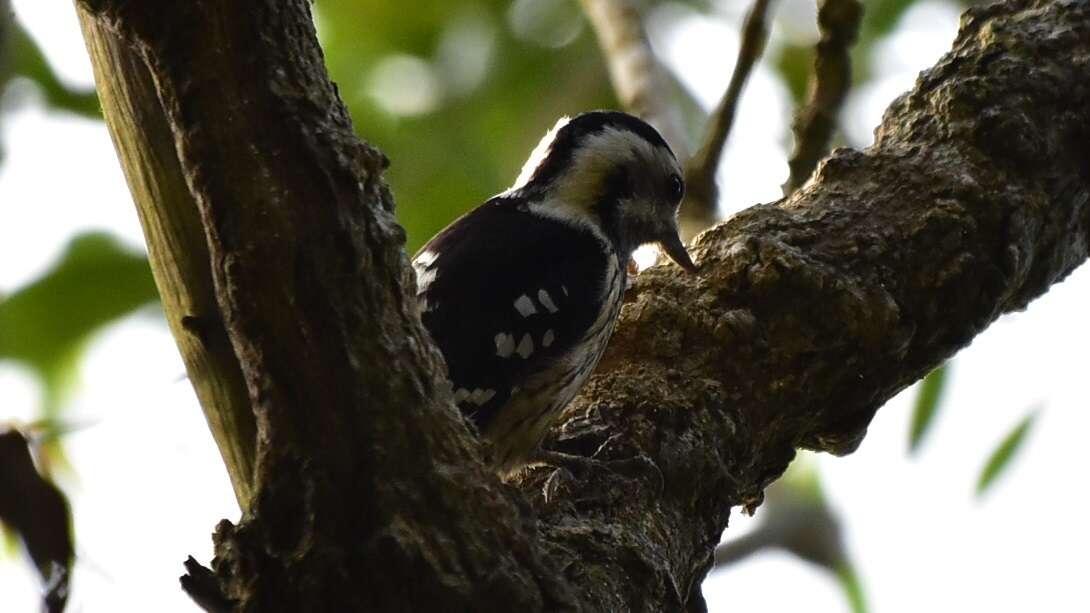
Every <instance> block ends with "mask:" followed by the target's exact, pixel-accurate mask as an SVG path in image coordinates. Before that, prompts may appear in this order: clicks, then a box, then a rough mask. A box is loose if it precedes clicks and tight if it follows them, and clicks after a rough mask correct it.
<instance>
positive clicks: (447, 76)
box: [315, 0, 616, 253]
mask: <svg viewBox="0 0 1090 613" xmlns="http://www.w3.org/2000/svg"><path fill="white" fill-rule="evenodd" d="M522 4H526V3H525V2H514V3H512V2H509V1H500V0H480V1H477V2H448V1H446V0H428V1H423V2H418V3H414V4H413V6H412V10H411V11H407V10H406V8H405V7H403V6H401V5H399V4H397V3H387V2H354V1H349V0H335V1H334V0H330V1H327V2H322V3H319V4H317V5H316V6H315V10H316V13H317V18H318V26H319V28H318V31H319V35H320V37H321V39H322V43H323V48H324V49H325V51H326V62H327V64H328V66H329V71H330V73H331V75H332V77H333V79H334V80H335V81H336V82H337V84H338V87H339V89H340V92H341V95H342V96H343V98H344V100H345V102H346V103H347V104H348V106H349V110H350V111H351V113H352V116H353V119H354V120H355V124H356V128H357V130H358V131H359V133H360V135H361V136H363V137H364V138H366V139H367V140H368V141H370V142H372V143H374V144H376V145H378V146H379V148H381V149H382V150H383V151H384V152H385V153H386V155H387V156H388V157H389V158H390V159H391V161H392V165H391V167H390V170H389V171H388V172H387V179H388V181H389V182H390V184H391V186H392V188H393V192H394V194H395V196H396V198H397V212H398V217H399V219H400V221H401V223H402V224H403V225H404V226H405V228H406V231H407V232H408V236H409V244H408V250H409V252H410V253H412V252H414V251H415V250H416V249H417V248H418V247H419V246H420V245H422V244H423V243H424V241H426V240H427V239H428V238H430V237H431V236H432V235H433V234H435V233H436V232H437V231H439V230H440V229H441V228H442V227H443V226H445V225H446V224H447V223H449V222H450V221H451V220H452V219H453V218H454V217H456V216H458V215H460V214H461V213H463V212H464V211H466V210H468V209H470V208H472V207H474V206H476V205H478V204H480V203H481V202H483V201H484V200H486V199H487V198H489V197H490V196H492V195H493V194H495V193H498V192H500V191H503V190H504V189H506V188H507V186H509V185H510V184H511V183H512V182H513V181H514V179H515V177H516V176H517V175H518V171H519V168H520V167H521V165H522V162H523V161H524V158H525V156H526V155H527V153H528V152H529V151H530V150H531V149H532V148H533V145H534V144H535V143H536V141H537V140H538V139H539V138H541V136H542V135H543V134H544V133H545V131H546V130H547V129H548V128H550V127H552V124H553V123H554V122H555V121H556V119H557V118H558V117H559V116H561V115H564V114H573V113H578V112H580V111H583V110H586V109H591V108H599V107H610V106H616V102H615V100H614V97H613V93H612V90H611V88H610V84H609V77H608V75H607V73H606V69H605V66H604V64H603V61H602V58H601V55H600V54H599V53H598V47H597V41H596V40H595V39H594V37H593V33H592V32H591V31H590V29H589V28H588V27H587V26H586V25H585V23H584V21H583V19H582V17H581V15H580V14H579V13H578V11H579V6H578V4H577V3H576V2H574V1H566V2H562V3H559V4H558V3H551V4H554V5H555V6H554V7H553V8H554V9H556V10H567V11H569V12H571V13H572V17H573V18H574V20H575V21H574V23H575V24H576V25H577V29H576V30H575V31H574V37H572V38H570V41H568V40H563V39H561V41H560V46H558V47H553V48H550V47H543V46H542V45H541V43H540V42H538V41H540V40H541V39H542V38H543V37H544V35H541V36H536V35H535V33H534V29H533V26H534V24H519V23H517V20H516V17H517V15H516V9H517V8H518V7H519V6H520V5H522ZM407 15H411V18H406V17H407ZM560 17H562V16H560ZM557 21H560V22H563V21H564V20H563V19H562V18H558V17H554V18H553V19H550V20H548V23H554V22H557ZM361 24H366V25H361ZM516 31H518V32H520V33H523V34H524V36H526V38H519V37H518V36H516V35H515V33H514V32H516ZM531 37H533V38H531ZM544 38H546V39H548V38H547V37H544ZM561 38H562V37H561ZM554 39H555V36H554ZM406 60H407V61H406ZM399 61H400V63H394V64H392V65H393V66H400V67H401V68H402V70H403V71H405V72H409V71H406V70H405V69H406V68H410V69H411V71H412V72H413V73H414V74H416V73H419V74H417V75H416V76H415V77H414V78H413V79H403V80H402V81H401V82H400V83H391V84H389V85H388V86H387V85H386V84H385V83H384V81H385V80H384V79H383V78H382V75H383V73H384V72H385V70H386V69H387V68H388V67H389V66H391V62H399ZM410 62H411V63H410ZM402 76H404V75H402ZM396 87H402V88H409V89H411V90H412V91H407V92H403V93H402V92H397V91H393V92H391V91H388V90H389V89H393V88H396ZM414 94H415V95H417V96H424V95H429V96H430V97H431V99H430V100H423V101H419V100H417V101H412V100H410V101H409V102H406V103H405V104H404V105H403V106H404V107H406V108H405V111H406V112H404V113H402V114H398V108H397V106H396V102H397V101H398V99H399V97H406V98H407V97H410V96H412V95H414ZM421 107H423V108H426V109H428V112H413V111H414V109H416V108H421Z"/></svg>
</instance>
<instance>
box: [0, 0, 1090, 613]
mask: <svg viewBox="0 0 1090 613" xmlns="http://www.w3.org/2000/svg"><path fill="white" fill-rule="evenodd" d="M647 4H648V13H647V27H648V30H649V32H650V35H651V38H652V42H653V43H654V47H655V49H656V51H657V52H658V54H659V55H660V57H661V58H662V60H663V61H664V63H665V64H666V66H667V67H668V69H669V70H670V71H671V73H672V74H673V75H675V76H676V78H677V80H678V82H679V83H680V85H681V88H680V90H679V91H681V92H685V93H686V95H687V99H685V98H686V96H681V97H680V98H679V104H681V105H682V107H683V108H688V109H689V113H688V116H689V119H690V123H691V127H692V133H693V135H694V137H695V136H697V135H698V134H699V130H700V109H703V110H704V112H707V109H709V108H711V107H712V106H713V105H714V104H715V103H716V101H717V100H718V97H719V96H720V95H721V93H722V91H723V89H724V88H725V85H726V82H727V79H728V78H729V76H730V70H731V67H732V64H733V58H734V56H735V53H736V50H737V45H738V31H739V25H740V21H741V17H742V15H743V13H744V11H745V10H746V8H747V4H746V3H743V2H740V1H738V0H724V1H696V0H694V1H690V2H649V3H647ZM363 5H366V6H363ZM13 8H14V11H15V15H16V18H17V21H18V23H20V24H21V25H22V26H23V27H24V28H25V30H26V31H28V32H29V33H30V38H29V39H26V38H19V37H16V39H17V43H18V44H17V45H13V47H14V48H15V49H16V52H11V51H10V50H9V53H8V54H7V56H4V55H3V52H2V51H0V62H2V61H3V60H4V59H5V58H6V60H7V62H6V64H0V94H2V98H0V137H2V140H0V155H2V158H0V207H2V209H0V326H3V325H7V326H8V328H7V329H3V328H0V424H3V423H6V422H14V423H17V424H22V425H26V424H30V423H33V422H36V421H38V420H41V419H42V418H43V417H50V418H53V419H54V420H55V421H56V423H60V424H62V427H61V429H60V433H61V434H60V438H59V439H58V440H57V442H56V444H52V445H50V446H48V447H47V448H46V449H45V450H43V453H41V454H40V458H39V459H40V461H41V462H42V463H43V465H45V466H43V468H47V469H48V471H49V472H50V473H51V474H52V476H53V477H54V478H55V479H56V481H57V482H58V484H59V485H60V486H61V487H62V489H63V490H64V491H65V492H66V494H67V495H68V496H69V497H70V500H71V504H72V508H73V512H74V532H75V538H76V547H77V549H76V555H77V558H76V564H75V570H74V579H73V595H72V599H71V604H70V610H72V611H89V612H91V611H148V610H155V611H175V610H176V611H195V610H196V608H195V606H194V605H192V604H191V603H190V602H189V601H188V599H187V597H186V596H185V595H184V594H183V593H182V591H181V590H180V589H179V587H178V581H177V577H178V575H180V574H181V572H182V565H181V563H182V561H183V560H184V559H185V557H186V556H187V555H190V554H193V555H194V556H195V557H197V558H198V559H199V560H201V561H203V562H207V561H208V558H209V556H210V553H211V548H212V546H211V540H210V532H211V530H212V528H213V526H214V525H215V523H216V522H217V521H218V520H219V519H220V518H224V517H227V518H232V519H234V518H236V517H237V515H238V510H237V507H236V505H235V502H234V497H233V495H232V493H231V489H230V485H229V483H228V479H227V475H226V472H225V469H224V468H223V465H222V463H221V462H220V460H219V456H218V453H217V451H216V448H215V446H214V445H213V442H212V439H211V436H210V435H209V433H208V431H207V429H206V427H205V425H204V421H203V418H202V416H201V412H200V410H199V407H198V405H197V402H196V399H195V396H194V394H193V391H192V389H191V387H190V385H189V382H188V381H187V380H186V379H185V377H184V368H183V366H182V362H181V359H180V358H179V356H178V353H177V350H176V349H175V347H174V344H173V341H172V339H171V337H170V335H169V333H168V331H167V328H166V326H165V325H164V323H163V320H162V315H161V313H160V312H159V311H158V308H157V307H156V306H155V305H154V303H153V301H152V297H153V294H152V293H151V292H152V291H153V289H152V287H151V285H150V277H149V276H148V273H147V270H146V268H145V267H144V265H143V263H142V254H143V250H144V247H143V239H142V235H141V231H140V227H139V224H138V222H137V218H136V214H135V209H134V207H133V205H132V203H131V200H130V197H129V194H128V192H127V190H126V187H125V184H124V180H123V177H122V175H121V172H120V169H119V166H118V163H117V160H116V159H115V157H114V152H113V149H112V146H111V144H110V141H109V137H108V135H107V133H106V129H105V127H104V125H103V123H102V122H101V120H99V119H97V118H95V117H94V115H95V113H96V111H95V108H96V107H95V106H94V104H93V98H89V97H88V96H87V95H86V91H87V90H89V89H90V88H91V87H92V86H93V83H92V78H91V68H90V64H89V62H88V59H87V56H86V53H85V51H84V49H83V42H82V38H81V36H80V33H79V28H78V25H77V22H76V19H75V14H74V11H73V10H72V9H71V8H70V7H69V6H67V5H66V3H54V2H41V1H40V0H13ZM963 9H964V6H963V5H962V4H960V3H958V2H953V1H941V0H925V1H913V0H881V1H877V2H873V3H868V5H867V11H868V12H867V13H866V14H865V15H864V21H863V29H862V31H861V35H860V41H859V44H858V45H857V47H856V49H855V52H854V53H855V60H856V65H855V73H856V75H855V76H856V79H857V84H856V86H855V88H854V89H853V91H852V92H851V94H850V97H849V99H848V101H847V103H846V104H845V107H844V111H843V114H842V126H841V127H842V130H841V134H840V136H839V137H838V138H839V140H838V143H839V144H842V145H850V146H854V147H865V146H867V145H868V144H869V143H870V142H871V139H872V136H871V134H872V130H873V128H874V127H875V126H876V125H877V123H878V122H879V120H880V117H881V114H882V112H883V111H884V109H885V108H886V106H887V105H888V104H889V103H890V101H892V99H893V98H894V97H896V96H897V95H899V94H900V93H902V92H904V91H905V90H907V89H909V88H910V87H911V86H912V84H913V82H914V80H915V78H916V74H917V72H918V71H919V70H921V69H924V68H926V67H928V66H930V65H932V64H933V63H934V62H935V61H936V60H937V59H938V58H939V57H940V56H941V54H942V53H943V52H945V51H946V50H947V49H948V47H949V45H950V43H951V41H952V40H953V37H954V35H955V33H956V31H957V21H958V15H959V13H960V12H961V11H962V10H963ZM315 10H316V11H317V12H318V24H319V31H320V34H321V36H322V38H323V44H324V46H325V49H326V52H327V61H328V64H329V67H330V70H331V72H332V73H333V76H334V78H335V80H336V81H337V82H338V84H339V86H340V91H341V94H342V96H343V97H344V98H345V100H346V102H347V103H348V104H349V106H350V108H351V111H352V113H353V116H354V118H355V120H356V122H357V124H356V125H357V129H358V130H359V131H360V132H361V134H362V135H364V136H365V137H366V138H367V139H369V140H370V141H371V142H374V143H375V144H377V145H378V146H379V147H381V148H382V149H383V150H384V151H385V152H386V153H387V154H388V155H389V157H390V158H391V159H392V161H393V165H392V167H391V169H390V172H389V175H388V179H389V181H390V183H391V185H392V187H393V190H394V193H395V195H396V197H397V201H398V214H399V217H400V219H401V221H402V223H403V224H404V225H405V226H406V228H407V230H408V232H409V243H410V245H409V248H410V250H412V249H415V247H416V246H418V245H420V244H421V243H422V242H423V241H424V240H426V239H427V238H428V237H430V236H431V234H433V233H434V232H435V231H437V230H438V229H440V228H441V227H442V226H443V225H445V224H446V223H448V222H449V221H450V220H451V219H453V218H454V217H455V216H456V215H458V214H459V213H461V212H463V211H464V210H466V209H467V208H470V207H472V206H474V205H475V204H477V203H479V202H481V201H483V200H484V199H485V198H487V197H488V196H489V195H491V194H493V193H496V192H498V191H501V190H502V189H504V188H505V187H506V186H507V185H509V184H510V183H511V181H512V180H513V179H514V177H515V175H516V174H517V172H518V168H519V167H520V165H521V163H522V161H523V157H524V156H525V155H526V154H527V153H528V152H529V150H530V149H531V147H532V144H533V143H534V142H535V141H536V140H537V139H538V138H539V137H540V135H541V134H542V133H543V132H544V131H545V130H546V129H547V128H548V127H549V126H551V125H552V123H553V122H554V121H555V119H556V117H557V116H558V115H560V114H563V113H575V112H579V111H581V110H586V109H589V108H597V107H608V106H616V102H615V101H614V98H613V94H612V92H611V90H610V88H609V83H608V78H607V76H606V73H605V69H604V67H603V63H602V60H601V56H600V54H599V52H598V48H597V43H596V41H595V39H594V35H593V32H592V31H591V29H590V27H589V25H588V24H587V22H586V20H585V19H584V18H583V16H582V14H581V13H580V10H579V5H578V3H577V2H575V1H574V0H514V1H499V0H492V1H481V2H446V1H442V0H435V1H431V2H421V3H417V4H414V6H413V8H412V9H411V10H408V9H407V8H406V6H403V5H402V3H393V2H350V1H348V0H323V2H319V3H318V4H317V5H316V6H315ZM774 10H775V15H776V17H775V22H774V27H773V29H772V36H771V39H770V42H769V45H768V48H767V50H766V52H765V55H764V58H763V60H762V62H761V64H760V65H759V66H758V68H757V69H756V71H755V73H754V74H753V76H752V78H751V80H750V83H749V85H748V88H747V90H746V92H745V95H744V97H743V99H742V103H741V106H740V108H739V112H738V117H737V124H736V128H735V130H734V132H733V134H732V136H731V140H730V143H729V146H728V150H727V154H726V158H725V161H724V164H723V167H722V168H721V170H720V174H719V177H720V184H721V186H722V190H723V202H722V207H723V211H722V212H723V214H724V216H726V215H729V214H730V213H731V212H733V211H737V210H739V209H741V208H744V207H746V206H749V205H752V204H754V203H757V202H766V201H770V200H774V199H776V198H778V197H779V195H780V187H779V186H780V184H781V183H782V182H783V181H784V179H785V178H786V175H787V164H786V158H787V153H788V148H789V146H790V143H791V136H790V116H791V113H792V112H793V110H794V109H795V108H796V107H797V105H798V104H799V102H800V99H801V98H802V97H803V96H804V92H805V83H806V78H807V71H808V66H809V63H810V62H811V60H812V55H811V53H812V51H811V50H812V48H813V45H814V42H815V41H816V38H817V31H816V27H815V26H814V22H815V16H814V6H813V1H812V0H782V1H781V2H779V3H778V5H777V6H776V7H775V9H774ZM31 41H33V42H31ZM34 42H36V44H37V46H38V48H40V50H41V51H42V52H43V57H44V59H45V60H47V63H45V62H42V61H38V60H36V59H35V56H34V53H33V43H34ZM20 54H21V55H20ZM28 58H30V59H28ZM38 59H41V58H38ZM50 67H51V71H50ZM81 94H82V95H81ZM89 101H90V102H89ZM686 105H688V106H686ZM694 142H695V141H694ZM89 233H91V234H89ZM1088 307H1090V271H1088V269H1087V268H1086V267H1083V268H1082V269H1080V270H1079V271H1077V272H1076V273H1075V274H1074V275H1072V276H1071V278H1069V279H1068V280H1067V281H1065V282H1064V283H1062V284H1060V285H1058V286H1056V287H1055V288H1054V289H1053V290H1052V291H1050V292H1049V293H1048V294H1047V295H1046V296H1044V297H1043V298H1041V299H1039V300H1038V301H1036V302H1034V303H1033V304H1032V305H1031V306H1030V308H1029V310H1028V311H1027V312H1025V313H1021V314H1017V315H1013V316H1007V317H1005V318H1003V319H1002V320H1000V321H999V322H998V323H997V324H995V325H994V326H993V327H992V328H991V329H989V330H988V331H987V332H986V333H985V334H983V335H982V336H981V337H979V338H978V339H977V341H976V342H975V343H974V344H973V346H972V347H970V348H969V349H967V350H965V351H964V352H962V353H961V354H959V355H958V356H957V358H956V359H955V360H953V362H952V363H951V365H950V367H949V369H948V371H947V376H946V383H945V387H944V389H943V390H942V393H941V394H940V396H939V401H938V403H937V405H935V406H936V407H937V408H936V413H935V418H934V420H933V422H932V423H931V427H930V428H929V429H928V430H927V431H926V434H925V436H923V438H922V440H921V443H920V446H919V448H918V449H917V450H916V451H915V452H914V453H911V454H910V453H909V451H908V440H909V432H910V424H911V422H912V415H913V407H914V405H915V404H916V403H917V400H918V394H917V391H918V387H919V386H916V387H914V388H911V389H909V390H906V391H905V392H904V393H902V394H901V395H900V396H898V397H897V398H895V399H894V400H893V401H891V402H890V403H889V405H888V406H887V407H885V408H884V409H882V410H881V411H880V412H879V413H878V417H877V418H876V419H875V421H874V423H873V425H872V427H871V431H870V434H869V435H868V437H867V438H866V440H865V441H864V443H863V445H862V447H861V448H860V449H859V451H858V452H857V453H855V454H854V455H851V456H849V457H847V458H831V457H825V456H804V458H805V466H804V467H803V469H802V470H798V469H796V470H795V471H794V473H793V475H794V476H793V477H792V480H791V482H790V483H789V484H788V485H786V486H781V490H782V491H781V492H780V493H779V494H774V495H772V496H770V501H769V503H768V504H766V506H765V507H762V508H761V509H758V511H757V514H756V517H754V518H752V519H750V518H745V517H742V516H741V514H738V515H736V518H735V519H734V520H733V521H732V527H731V529H730V530H728V533H727V534H728V536H729V538H730V539H736V538H739V537H741V536H743V535H746V534H749V535H751V537H753V535H757V534H761V532H760V531H761V529H762V528H761V522H762V520H764V519H768V518H769V517H771V516H772V515H773V514H774V512H775V509H776V508H780V509H786V511H787V513H786V514H787V516H789V517H795V518H798V517H802V516H803V515H802V514H801V511H799V512H798V513H795V512H794V511H793V509H795V508H796V507H793V506H791V505H792V504H796V503H790V502H784V500H792V499H797V498H798V495H796V496H794V498H792V495H791V494H790V492H789V490H790V488H792V487H794V488H795V490H797V491H796V494H797V492H803V494H802V497H803V498H804V499H805V500H806V501H807V502H806V503H805V504H807V505H810V506H811V507H815V508H819V509H821V513H823V514H825V515H827V516H829V517H832V518H834V520H835V521H836V522H837V523H838V524H839V525H840V526H841V528H842V533H843V543H842V544H843V549H842V550H841V549H838V550H836V551H833V552H832V553H830V552H829V551H825V552H824V554H822V555H825V554H829V555H832V556H833V558H835V560H834V562H833V563H828V560H826V563H824V564H821V563H813V562H805V561H802V560H800V558H799V557H797V556H796V555H795V554H793V553H791V552H790V551H788V550H787V549H796V550H797V549H798V548H797V547H794V546H792V545H790V544H789V543H788V544H787V545H788V547H787V549H784V548H783V547H780V548H776V547H759V548H758V551H757V552H756V553H754V554H753V555H751V556H748V557H745V558H743V559H741V560H739V561H737V562H733V563H730V564H727V565H725V566H723V567H722V568H721V569H718V570H715V571H713V573H712V574H711V575H710V576H709V578H708V580H707V581H706V582H705V584H704V593H705V596H706V597H707V600H708V605H709V608H710V609H711V610H712V611H727V610H740V611H785V610H792V611H797V610H808V611H833V612H837V611H850V610H852V607H853V606H854V607H855V608H856V610H864V609H865V610H871V611H879V612H883V613H885V612H898V611H905V612H909V611H911V612H915V611H919V610H936V609H937V610H966V609H971V610H988V611H1027V610H1045V611H1085V610H1090V592H1088V591H1087V589H1086V587H1085V574H1086V571H1087V569H1088V568H1090V560H1088V559H1087V558H1088V556H1087V552H1088V551H1090V527H1088V526H1087V522H1086V519H1085V518H1086V517H1087V514H1088V511H1090V508H1088V507H1090V504H1088V503H1090V494H1088V493H1087V488H1086V487H1085V485H1083V486H1080V485H1078V483H1079V482H1082V479H1083V477H1082V476H1081V470H1080V469H1081V468H1082V466H1083V464H1084V463H1085V456H1083V455H1082V452H1081V447H1082V445H1083V440H1084V438H1085V436H1086V434H1085V433H1086V432H1088V431H1090V411H1088V410H1087V409H1088V408H1090V407H1088V404H1090V385H1088V383H1087V381H1088V377H1087V376H1086V375H1087V367H1088V359H1087V349H1086V348H1087V347H1090V325H1087V323H1086V317H1085V313H1086V311H1087V308H1088ZM108 322H111V323H109V325H104V324H106V323H108ZM43 339H44V340H43ZM1027 419H1028V420H1029V421H1028V422H1027V421H1025V420H1027ZM1023 423H1028V427H1026V428H1023V431H1024V433H1025V436H1024V439H1023V440H1022V442H1023V444H1022V445H1021V447H1020V448H1019V447H1018V445H1013V446H1011V445H1009V446H1007V448H1008V449H1010V450H1012V451H1011V453H1009V454H1006V455H1004V454H1002V453H1001V454H1000V457H1002V458H1005V459H1006V460H1008V461H1006V462H1005V463H1004V462H1000V463H999V464H998V466H999V470H998V471H997V477H996V478H995V480H994V482H992V483H991V484H990V486H988V487H986V488H985V489H984V491H983V493H979V494H978V493H977V489H978V484H979V482H980V479H981V477H980V475H981V472H982V470H983V469H984V466H985V465H986V464H987V463H988V462H989V458H990V457H993V455H994V453H995V451H996V450H997V449H998V448H1001V447H1002V445H1001V443H1002V442H1003V441H1004V439H1005V438H1008V437H1009V435H1010V434H1011V433H1012V431H1014V430H1016V429H1017V427H1018V426H1019V424H1023ZM776 505H780V506H779V507H776ZM754 538H755V540H757V541H760V540H761V539H760V538H756V537H754ZM765 544H769V543H767V542H766V543H765ZM773 544H774V543H773ZM826 549H828V548H826ZM834 549H835V547H834ZM796 553H798V551H796ZM818 557H819V558H820V557H821V555H819V556H818ZM847 577H851V578H847ZM845 585H849V586H854V587H852V588H851V589H849V590H845V589H844V586H845ZM849 594H850V595H849ZM38 598H39V590H38V582H37V578H36V576H35V575H34V574H33V573H32V571H31V570H30V567H29V565H28V564H26V563H25V560H24V556H23V554H22V552H21V550H20V548H19V546H18V544H17V541H15V540H13V539H9V546H8V547H7V548H6V549H0V610H2V611H5V612H8V611H11V612H22V611H35V610H37V609H38V606H39V605H38Z"/></svg>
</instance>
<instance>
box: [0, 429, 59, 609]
mask: <svg viewBox="0 0 1090 613" xmlns="http://www.w3.org/2000/svg"><path fill="white" fill-rule="evenodd" d="M31 447H32V445H31V443H30V441H29V440H27V438H26V437H25V436H24V435H23V433H22V432H20V431H18V430H14V429H9V430H5V431H2V432H0V523H2V524H3V525H4V526H5V527H7V528H10V529H11V531H12V532H16V533H18V535H19V537H20V538H21V539H22V541H23V544H24V545H25V547H26V551H27V553H28V554H29V555H30V559H31V560H32V561H33V562H34V567H35V568H36V569H37V570H38V575H39V576H40V577H41V582H42V592H43V594H42V599H43V607H42V608H43V610H45V611H48V612H49V613H53V612H60V611H62V610H64V605H65V603H66V601H67V600H68V577H69V573H70V571H71V569H72V558H73V556H74V555H75V551H74V546H73V544H72V515H71V512H70V510H69V505H68V498H67V497H66V496H65V495H64V492H62V491H61V490H60V489H59V488H58V487H57V486H56V485H54V484H53V482H52V481H50V480H49V479H47V478H46V477H45V476H44V475H42V474H41V473H39V471H38V469H37V468H36V467H35V465H34V459H33V457H32V455H31Z"/></svg>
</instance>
